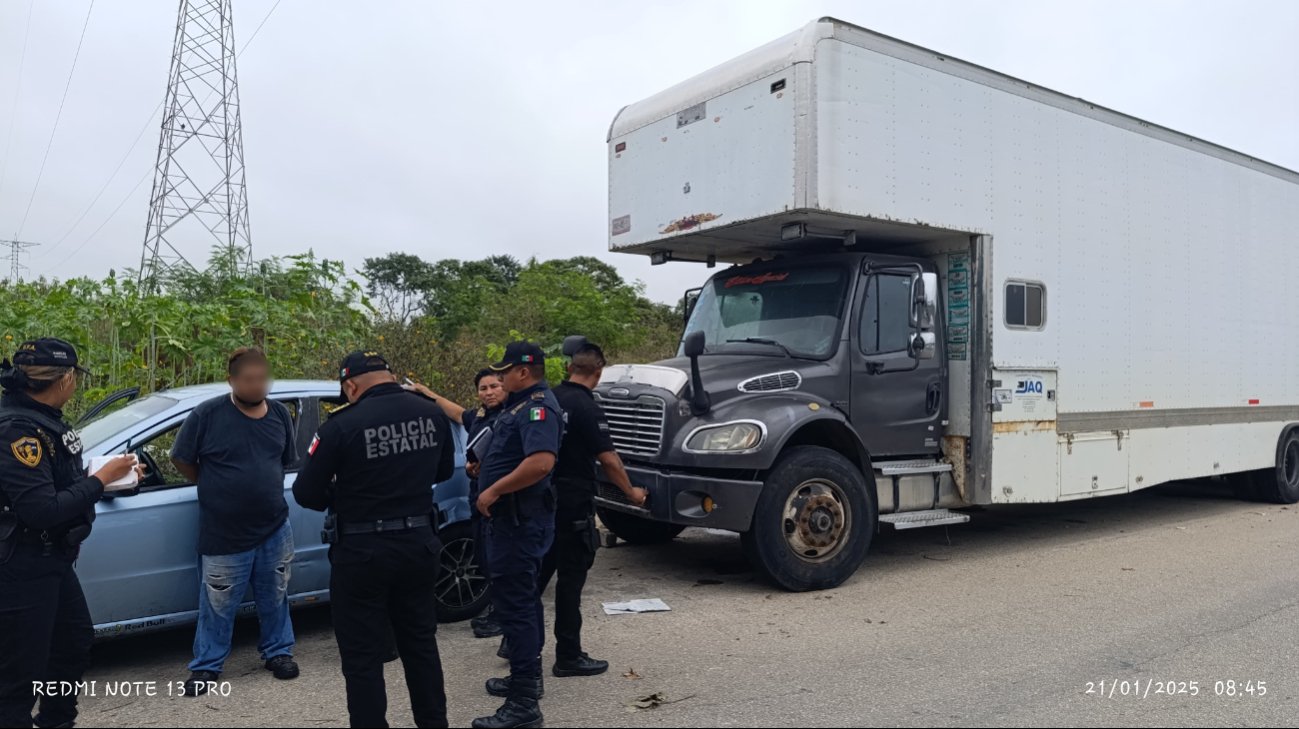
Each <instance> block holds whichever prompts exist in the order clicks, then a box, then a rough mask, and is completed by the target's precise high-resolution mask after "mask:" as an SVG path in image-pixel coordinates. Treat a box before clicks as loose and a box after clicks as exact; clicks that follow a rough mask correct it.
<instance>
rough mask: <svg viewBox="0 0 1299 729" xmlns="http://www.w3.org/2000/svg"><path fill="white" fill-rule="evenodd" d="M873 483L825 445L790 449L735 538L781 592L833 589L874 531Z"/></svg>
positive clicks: (860, 556)
mask: <svg viewBox="0 0 1299 729" xmlns="http://www.w3.org/2000/svg"><path fill="white" fill-rule="evenodd" d="M873 481H874V476H873V474H872V475H871V476H870V477H869V478H868V477H867V476H864V475H863V474H862V472H861V471H859V470H858V469H857V467H856V466H854V465H853V464H852V462H851V461H849V460H848V459H847V458H844V457H843V456H842V455H840V454H839V453H837V452H835V451H832V450H830V449H829V448H821V447H819V446H799V447H797V448H792V449H790V450H789V451H788V452H786V453H785V454H784V455H782V456H781V457H780V460H778V461H777V462H776V465H775V467H773V468H772V469H771V471H770V472H769V473H768V475H767V479H766V481H765V482H764V485H763V487H762V493H761V495H759V497H758V504H757V508H756V509H755V510H754V513H753V525H752V526H751V527H750V528H749V531H747V532H745V533H744V534H743V536H742V538H741V541H742V542H743V544H744V550H745V552H746V553H747V554H748V556H749V560H750V561H751V562H752V563H753V565H754V567H756V568H758V569H759V570H761V571H762V572H764V573H765V574H766V575H767V577H769V578H770V579H771V581H772V582H775V583H776V584H777V585H780V586H781V587H783V588H785V589H787V590H792V591H795V592H804V591H807V590H827V589H830V588H832V587H838V586H839V585H840V584H842V583H843V582H844V580H847V579H848V578H849V577H851V576H852V574H853V573H854V572H856V571H857V567H858V566H860V565H861V563H862V560H863V559H864V558H865V557H866V550H867V549H869V548H870V542H871V535H872V534H874V533H875V524H876V518H877V506H876V503H875V493H874V491H875V487H874V486H875V485H874V482H873Z"/></svg>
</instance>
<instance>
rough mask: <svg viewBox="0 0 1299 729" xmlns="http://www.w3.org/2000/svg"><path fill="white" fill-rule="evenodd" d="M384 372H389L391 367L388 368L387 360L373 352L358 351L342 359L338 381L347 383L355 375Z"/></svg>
mask: <svg viewBox="0 0 1299 729" xmlns="http://www.w3.org/2000/svg"><path fill="white" fill-rule="evenodd" d="M385 370H386V371H389V372H391V371H392V367H390V366H388V360H386V359H384V358H383V355H381V354H379V353H378V352H375V351H373V350H368V351H367V350H363V349H358V350H356V351H355V352H353V353H351V354H349V355H347V356H346V357H344V358H343V364H342V365H340V366H339V368H338V381H339V382H347V381H348V380H350V379H352V378H353V377H356V376H357V375H364V374H365V373H367V372H379V371H385Z"/></svg>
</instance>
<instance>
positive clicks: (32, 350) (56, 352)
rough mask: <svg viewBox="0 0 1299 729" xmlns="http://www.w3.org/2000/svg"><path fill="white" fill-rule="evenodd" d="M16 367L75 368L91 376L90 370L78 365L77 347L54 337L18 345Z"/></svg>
mask: <svg viewBox="0 0 1299 729" xmlns="http://www.w3.org/2000/svg"><path fill="white" fill-rule="evenodd" d="M14 365H36V366H38V367H75V368H77V369H78V370H80V371H82V372H85V373H86V374H90V370H88V369H86V368H85V367H82V366H81V365H80V364H77V349H76V347H73V346H72V345H71V344H69V343H67V342H65V341H63V340H62V339H55V338H54V337H45V338H43V339H31V340H28V341H26V342H23V343H22V344H20V345H18V351H17V352H14Z"/></svg>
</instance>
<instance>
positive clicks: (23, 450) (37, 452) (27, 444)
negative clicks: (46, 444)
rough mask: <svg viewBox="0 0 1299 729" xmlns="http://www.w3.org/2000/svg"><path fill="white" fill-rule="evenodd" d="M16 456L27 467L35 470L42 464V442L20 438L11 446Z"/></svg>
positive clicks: (30, 438)
mask: <svg viewBox="0 0 1299 729" xmlns="http://www.w3.org/2000/svg"><path fill="white" fill-rule="evenodd" d="M9 447H10V448H12V449H13V452H14V456H15V457H17V458H18V460H19V461H22V462H23V463H24V464H25V465H27V466H31V467H32V468H35V467H37V466H39V465H40V463H41V454H42V452H41V442H40V441H39V440H37V439H35V438H32V437H26V438H19V439H18V440H16V441H14V442H13V443H11V444H10V445H9Z"/></svg>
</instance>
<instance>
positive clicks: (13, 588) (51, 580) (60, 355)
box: [0, 339, 135, 727]
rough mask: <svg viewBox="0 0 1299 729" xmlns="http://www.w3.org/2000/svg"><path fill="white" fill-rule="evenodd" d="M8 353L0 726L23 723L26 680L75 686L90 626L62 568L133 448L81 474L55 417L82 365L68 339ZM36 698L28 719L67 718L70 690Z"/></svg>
mask: <svg viewBox="0 0 1299 729" xmlns="http://www.w3.org/2000/svg"><path fill="white" fill-rule="evenodd" d="M13 360H14V361H13V364H12V365H11V364H10V363H9V362H8V361H7V360H6V361H5V362H4V363H3V364H0V386H3V387H4V395H3V397H0V439H3V443H0V726H6V727H11V726H12V727H19V726H21V727H29V726H32V707H33V706H34V705H35V704H36V699H37V697H38V694H37V693H36V691H35V689H34V688H33V683H34V682H38V681H39V682H51V681H53V682H61V681H66V682H68V684H70V685H75V684H76V683H77V682H78V681H80V680H81V676H82V674H83V673H84V672H85V670H86V666H87V665H89V663H90V644H91V643H92V642H93V641H94V629H93V627H92V625H91V622H90V610H89V608H87V607H86V598H85V595H84V594H82V592H81V582H80V581H79V580H77V573H76V572H74V571H73V568H72V567H73V563H74V562H75V561H76V559H77V554H78V553H79V552H80V550H81V542H82V541H84V540H85V539H86V537H87V536H88V535H89V534H90V523H91V522H92V521H94V519H95V502H96V501H98V500H99V498H100V497H101V496H102V495H103V493H104V484H106V483H112V482H113V481H117V480H118V479H121V478H122V477H123V476H126V475H127V474H128V473H130V472H131V469H132V468H133V467H134V463H135V457H134V456H130V455H127V456H121V457H120V458H115V459H113V460H111V461H109V462H108V465H106V466H104V467H103V468H101V469H99V470H98V471H96V472H95V473H94V475H91V476H86V474H85V470H84V468H83V467H82V465H81V439H80V438H79V437H78V436H77V432H76V431H75V430H73V429H72V428H70V427H68V426H67V425H66V424H64V422H63V410H62V408H63V406H64V405H65V404H66V403H67V402H68V400H69V399H71V397H72V394H73V392H74V391H75V390H76V386H77V377H76V370H81V371H82V372H86V370H85V368H83V367H81V366H80V365H79V364H78V363H77V352H76V350H75V349H73V347H72V345H71V344H68V343H67V342H65V341H63V340H61V339H37V340H34V341H29V342H23V343H22V345H20V346H19V348H18V351H17V352H16V353H15V354H14V358H13ZM55 685H56V686H59V684H58V683H56V684H55ZM39 697H40V702H41V705H40V713H39V714H37V716H36V719H35V723H36V726H39V727H55V726H72V722H73V721H74V720H75V719H76V718H77V697H76V695H75V692H74V693H71V694H64V693H63V689H62V688H60V689H58V690H56V691H55V692H54V693H53V694H48V693H42V694H41V695H40V696H39Z"/></svg>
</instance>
